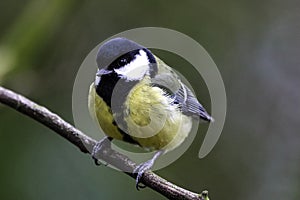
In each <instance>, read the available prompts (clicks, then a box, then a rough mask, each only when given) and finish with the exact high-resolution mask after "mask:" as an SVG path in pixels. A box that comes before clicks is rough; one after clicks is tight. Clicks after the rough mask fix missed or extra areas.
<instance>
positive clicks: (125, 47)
mask: <svg viewBox="0 0 300 200" xmlns="http://www.w3.org/2000/svg"><path fill="white" fill-rule="evenodd" d="M144 48H145V47H143V46H141V45H139V44H137V43H136V42H134V41H131V40H128V39H126V38H120V37H118V38H113V39H111V40H109V41H107V42H105V43H104V44H103V45H101V46H100V47H99V50H98V53H97V58H96V61H97V65H98V68H99V69H104V68H107V67H108V66H109V65H110V64H111V63H112V62H113V61H115V60H116V59H117V58H119V57H120V56H122V55H124V54H126V53H128V52H131V51H133V50H137V49H144Z"/></svg>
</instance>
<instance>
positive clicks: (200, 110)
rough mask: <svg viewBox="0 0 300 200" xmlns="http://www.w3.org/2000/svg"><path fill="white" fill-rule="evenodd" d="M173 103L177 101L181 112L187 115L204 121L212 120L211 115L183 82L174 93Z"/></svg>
mask: <svg viewBox="0 0 300 200" xmlns="http://www.w3.org/2000/svg"><path fill="white" fill-rule="evenodd" d="M175 103H178V104H179V106H180V108H181V110H182V112H183V113H184V114H185V115H189V116H198V117H200V118H201V119H203V120H205V121H212V120H213V119H212V117H211V116H210V115H209V114H208V113H207V112H206V110H205V108H204V107H203V106H202V105H201V103H199V101H198V100H197V98H196V97H195V95H194V94H193V92H192V91H191V90H190V89H189V88H188V87H187V86H186V85H184V84H183V83H182V84H181V88H180V89H179V90H178V91H177V93H175Z"/></svg>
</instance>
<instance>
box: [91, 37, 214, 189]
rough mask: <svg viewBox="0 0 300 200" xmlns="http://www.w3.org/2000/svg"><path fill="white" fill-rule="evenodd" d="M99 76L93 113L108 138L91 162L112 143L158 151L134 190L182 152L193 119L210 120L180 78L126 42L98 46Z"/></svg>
mask: <svg viewBox="0 0 300 200" xmlns="http://www.w3.org/2000/svg"><path fill="white" fill-rule="evenodd" d="M97 65H98V70H97V73H96V78H95V81H94V83H92V84H91V86H90V91H89V105H88V106H89V111H90V114H91V116H92V117H93V118H94V119H95V120H96V121H97V122H98V123H99V125H100V127H101V129H102V130H103V131H104V133H105V135H107V137H105V138H104V139H102V140H100V141H99V142H98V143H97V145H95V147H94V149H93V152H92V156H93V158H94V159H95V161H96V162H97V161H98V160H97V159H96V158H95V155H96V154H97V152H99V150H100V149H101V147H102V146H104V145H105V144H108V143H109V144H110V141H111V140H112V139H117V140H122V141H125V142H129V143H131V144H135V145H138V146H140V147H142V148H145V149H149V150H154V151H156V153H155V155H154V157H153V158H152V159H151V160H149V161H147V162H145V163H142V164H140V165H138V166H137V168H136V169H135V170H134V173H137V178H136V187H137V189H139V181H140V178H141V177H142V175H143V173H144V172H145V171H146V170H149V169H151V167H152V166H153V164H154V162H155V160H156V159H157V158H158V157H159V156H160V155H162V154H164V153H166V152H168V151H170V150H172V149H174V148H176V147H178V146H179V145H180V144H181V143H182V142H183V141H184V139H185V138H186V137H187V136H188V134H189V132H190V130H191V127H192V118H193V117H194V118H200V119H201V120H204V121H208V122H209V121H212V120H213V119H212V117H211V116H210V115H209V114H208V113H207V112H206V110H205V109H204V108H203V106H202V105H201V104H200V103H199V101H198V100H197V99H196V97H195V95H194V94H193V93H192V91H191V90H190V89H189V88H188V87H187V86H186V85H184V84H183V83H182V82H181V80H180V78H179V77H178V75H177V74H176V73H175V72H174V71H173V70H172V68H170V67H169V66H168V65H166V64H165V63H164V62H163V61H162V60H160V59H159V58H158V57H157V56H155V55H154V54H153V53H152V52H151V51H150V50H149V49H147V48H145V47H143V46H141V45H139V44H137V43H136V42H134V41H131V40H128V39H126V38H114V39H111V40H109V41H107V42H106V43H104V44H103V45H102V46H100V48H99V51H98V54H97Z"/></svg>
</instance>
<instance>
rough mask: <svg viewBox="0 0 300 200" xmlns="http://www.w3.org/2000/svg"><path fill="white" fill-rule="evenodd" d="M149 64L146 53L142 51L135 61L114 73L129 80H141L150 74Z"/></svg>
mask: <svg viewBox="0 0 300 200" xmlns="http://www.w3.org/2000/svg"><path fill="white" fill-rule="evenodd" d="M149 64H150V63H149V60H148V56H147V54H146V52H145V51H144V50H140V51H139V54H137V55H136V56H135V59H134V60H133V61H131V62H130V63H128V64H127V65H125V66H124V67H122V68H119V69H114V71H115V72H116V73H117V74H118V75H119V76H120V77H122V78H125V79H127V80H130V81H132V80H141V79H142V78H143V77H144V76H145V75H146V74H149Z"/></svg>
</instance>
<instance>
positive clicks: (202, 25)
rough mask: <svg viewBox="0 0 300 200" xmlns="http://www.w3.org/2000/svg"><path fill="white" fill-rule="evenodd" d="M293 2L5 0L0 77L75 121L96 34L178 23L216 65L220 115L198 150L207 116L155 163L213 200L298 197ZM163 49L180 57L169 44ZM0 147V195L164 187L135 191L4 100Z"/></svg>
mask: <svg viewBox="0 0 300 200" xmlns="http://www.w3.org/2000/svg"><path fill="white" fill-rule="evenodd" d="M299 11H300V3H299V1H296V0H287V1H279V0H263V1H245V0H242V1H237V0H229V1H216V0H212V1H196V0H187V1H181V2H179V1H178V2H175V1H162V0H161V1H158V0H153V1H138V0H132V1H128V0H120V1H114V0H113V1H95V0H91V1H71V0H53V1H50V0H23V1H17V0H10V1H7V0H3V1H1V2H0V84H1V85H2V86H5V87H8V88H10V89H13V90H15V91H17V92H20V93H21V94H24V95H26V96H28V97H30V98H31V99H33V100H34V101H36V102H38V103H40V104H42V105H46V106H47V107H48V108H50V109H51V110H53V111H54V112H56V113H58V114H59V115H61V116H62V117H64V118H65V119H66V120H67V121H69V122H72V110H71V94H72V87H73V81H74V79H75V76H76V72H77V70H78V68H79V66H80V64H81V62H82V61H83V59H84V58H85V56H86V55H87V54H88V53H89V51H90V50H91V49H93V48H94V47H95V46H96V45H97V44H98V43H100V42H102V41H103V40H104V39H106V38H108V37H110V36H112V35H114V34H116V33H118V32H121V31H124V30H127V29H132V28H136V27H143V26H159V27H166V28H171V29H175V30H177V31H180V32H183V33H185V34H187V35H189V36H191V37H192V38H194V39H195V40H197V41H198V42H199V43H200V44H202V45H203V46H204V48H205V49H206V50H207V51H208V52H209V54H210V55H211V56H212V58H213V59H214V61H215V62H216V64H217V66H218V67H219V70H220V72H221V74H222V76H223V79H224V82H225V86H226V91H227V97H228V112H227V120H226V124H225V127H224V130H223V133H222V135H221V138H220V140H219V141H218V143H217V145H216V146H215V148H214V149H213V151H212V152H211V153H210V154H209V155H208V156H207V157H205V158H204V159H202V160H200V159H199V158H198V151H199V147H200V145H201V143H202V139H203V137H204V136H203V134H201V133H203V132H204V131H205V129H206V128H207V125H202V126H201V128H200V131H199V134H198V136H197V138H196V140H195V141H194V143H193V144H192V146H191V147H190V148H189V150H188V151H187V152H186V153H185V154H184V155H183V156H182V157H181V158H180V159H179V160H177V161H176V162H175V163H173V164H172V165H170V166H169V167H167V168H164V169H162V170H159V171H157V173H158V174H159V175H161V176H162V177H164V178H166V179H168V180H170V181H172V182H174V183H176V184H178V185H180V186H183V187H185V188H187V189H190V190H193V191H197V192H201V191H202V190H204V189H208V190H209V194H210V198H211V199H212V200H216V199H223V200H227V199H228V200H232V199H244V200H253V199H285V200H292V199H295V200H296V199H300V168H299V165H300V135H299V133H300V127H299V116H300V106H299V102H300V93H299V87H300V79H299V75H300V68H299V65H300V62H299V52H300V25H299V21H300V14H299V13H300V12H299ZM158 53H159V52H158ZM160 56H161V57H163V58H165V59H166V62H167V63H169V64H172V65H176V63H178V62H177V61H176V59H172V58H173V57H174V56H173V57H172V56H169V55H167V54H164V53H163V52H162V54H161V55H160ZM184 69H185V70H187V69H186V68H184ZM185 73H187V74H189V73H188V71H185ZM190 74H192V73H190ZM187 78H189V77H187ZM201 81H202V80H201ZM191 83H193V84H196V87H195V89H196V93H197V96H198V97H200V98H201V100H202V102H203V104H204V105H207V107H209V104H210V99H209V96H208V93H207V89H206V88H205V89H204V88H202V89H201V88H200V87H197V79H195V78H191ZM0 157H1V159H2V160H1V165H0V199H3V200H4V199H5V200H6V199H23V200H26V199H30V200H35V199H45V200H47V199H49V200H50V199H51V200H52V199H72V200H81V199H120V198H122V199H163V197H162V196H161V195H159V194H157V193H155V192H153V191H152V190H150V189H148V188H147V189H144V190H143V191H141V192H138V191H136V190H135V188H134V180H133V179H131V178H129V177H127V176H126V175H124V174H122V173H120V172H116V171H115V170H112V169H111V168H108V167H103V166H102V167H96V166H95V165H94V163H93V162H92V160H91V159H90V157H89V156H87V155H84V154H82V153H80V152H79V150H78V149H77V148H75V147H74V146H73V145H71V144H69V143H68V142H67V141H65V140H64V139H62V138H61V137H59V136H58V135H56V134H53V132H52V131H50V130H48V129H47V128H45V127H43V126H42V125H40V124H38V123H37V122H35V121H33V120H31V119H29V118H27V117H25V116H22V115H21V114H19V113H17V112H15V111H13V110H11V109H9V108H7V107H5V106H2V105H0Z"/></svg>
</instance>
